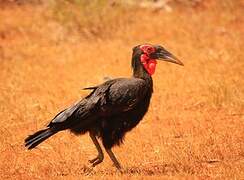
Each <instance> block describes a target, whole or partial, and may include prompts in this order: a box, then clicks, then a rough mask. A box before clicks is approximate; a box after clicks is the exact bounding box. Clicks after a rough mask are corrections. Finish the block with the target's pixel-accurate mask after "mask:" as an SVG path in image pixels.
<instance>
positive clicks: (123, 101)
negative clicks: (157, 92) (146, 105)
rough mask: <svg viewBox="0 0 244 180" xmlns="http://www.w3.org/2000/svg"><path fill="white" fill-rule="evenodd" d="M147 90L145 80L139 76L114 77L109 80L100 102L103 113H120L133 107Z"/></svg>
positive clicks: (143, 96)
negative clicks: (129, 77) (127, 77)
mask: <svg viewBox="0 0 244 180" xmlns="http://www.w3.org/2000/svg"><path fill="white" fill-rule="evenodd" d="M147 92H148V86H147V84H146V81H144V80H142V79H139V78H131V79H125V78H123V79H122V78H121V79H116V80H112V81H111V82H110V86H109V88H108V89H107V91H106V94H105V97H104V99H103V101H101V102H100V103H101V104H100V107H101V109H100V110H101V112H102V114H103V115H108V116H110V115H114V114H120V113H123V112H126V111H129V110H131V109H134V108H135V107H136V106H137V105H138V103H140V102H141V101H142V100H143V99H144V98H145V95H146V93H147Z"/></svg>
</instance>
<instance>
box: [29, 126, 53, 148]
mask: <svg viewBox="0 0 244 180" xmlns="http://www.w3.org/2000/svg"><path fill="white" fill-rule="evenodd" d="M56 133H57V131H54V130H52V129H50V128H48V129H44V130H40V131H37V132H36V133H34V134H33V135H30V136H28V137H27V138H26V139H25V147H27V148H28V149H33V148H34V147H36V146H37V145H39V144H40V143H42V142H43V141H45V140H46V139H47V138H49V137H50V136H52V135H54V134H56Z"/></svg>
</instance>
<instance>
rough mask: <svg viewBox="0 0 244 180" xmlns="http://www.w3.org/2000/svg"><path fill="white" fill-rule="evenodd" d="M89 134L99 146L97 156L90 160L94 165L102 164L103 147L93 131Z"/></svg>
mask: <svg viewBox="0 0 244 180" xmlns="http://www.w3.org/2000/svg"><path fill="white" fill-rule="evenodd" d="M89 135H90V137H91V139H92V142H93V143H94V144H95V146H96V148H97V152H98V155H97V157H96V158H94V159H91V160H89V162H90V163H92V166H93V167H95V166H96V165H98V164H100V163H101V162H102V161H103V159H104V155H103V151H102V148H101V146H100V145H99V142H98V141H97V138H96V136H95V135H94V134H93V133H92V132H90V133H89Z"/></svg>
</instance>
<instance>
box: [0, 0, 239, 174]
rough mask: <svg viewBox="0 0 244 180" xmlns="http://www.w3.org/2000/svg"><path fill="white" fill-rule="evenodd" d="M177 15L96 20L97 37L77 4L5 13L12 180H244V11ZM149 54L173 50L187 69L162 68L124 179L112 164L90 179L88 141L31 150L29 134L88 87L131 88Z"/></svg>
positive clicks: (205, 7)
mask: <svg viewBox="0 0 244 180" xmlns="http://www.w3.org/2000/svg"><path fill="white" fill-rule="evenodd" d="M171 5H172V9H173V11H172V12H165V11H163V10H148V9H134V10H133V11H130V12H128V9H127V10H126V8H125V7H121V6H115V7H113V9H114V11H116V12H111V9H110V10H109V11H108V10H107V11H105V12H104V11H102V12H100V13H98V15H96V14H95V13H94V10H93V11H92V12H91V13H94V14H93V16H92V18H91V17H89V18H91V20H92V19H93V18H95V19H96V18H97V19H96V20H95V21H94V22H93V24H92V25H93V27H92V28H90V27H89V26H88V25H90V24H89V23H91V21H90V20H89V21H88V22H84V21H83V20H84V19H82V17H81V16H82V15H80V14H76V13H77V12H79V11H77V9H76V6H75V5H74V4H70V5H69V6H68V7H67V9H66V10H65V11H64V7H66V6H63V7H59V8H60V11H61V12H57V6H55V5H52V6H51V5H50V4H43V5H38V4H34V5H33V4H28V3H27V4H24V5H20V6H17V5H13V4H11V3H10V5H9V4H7V5H4V6H3V7H1V10H0V69H1V71H0V93H1V96H0V104H1V105H0V117H1V122H0V124H1V127H0V133H1V135H0V142H1V143H0V159H1V161H0V177H2V178H1V179H7V178H9V179H57V178H61V177H63V178H65V179H81V178H84V177H90V178H94V179H100V178H101V177H102V178H104V179H108V178H114V179H130V178H139V179H142V178H143V179H151V178H153V179H155V178H166V179H168V178H186V179H188V178H200V179H205V178H221V179H222V178H226V179H227V178H233V179H242V178H244V174H243V173H244V162H243V161H244V150H243V145H244V142H243V139H244V133H243V120H244V118H243V114H244V79H243V77H244V73H243V72H244V71H243V68H244V61H243V59H244V53H243V47H244V31H243V30H244V18H243V10H244V4H243V3H242V2H241V1H238V0H237V1H235V2H234V1H231V0H226V1H221V0H218V1H213V0H205V1H202V3H200V4H198V5H197V6H194V7H191V6H188V5H186V4H181V5H178V4H177V3H174V2H172V3H171ZM106 8H111V7H106ZM67 12H73V14H72V15H71V16H70V17H67V18H68V20H67V21H66V20H65V19H63V18H64V17H66V14H65V13H67ZM82 12H83V11H82ZM58 13H61V15H60V14H58ZM103 13H105V14H106V13H107V14H106V15H107V16H108V19H109V20H107V19H106V18H103V19H102V20H101V24H100V25H99V24H98V23H99V17H103V16H104V14H103ZM110 13H112V15H111V16H109V14H110ZM118 18H120V19H119V20H117V19H118ZM128 18H130V19H128ZM103 27H104V28H103ZM94 28H95V33H93V32H94ZM99 32H101V36H99ZM143 42H151V43H158V44H162V45H164V46H165V47H166V48H167V49H169V50H170V51H172V52H173V53H174V54H176V55H177V56H178V57H179V58H180V59H181V60H182V61H183V62H184V63H185V67H184V68H181V67H178V66H175V65H173V64H167V63H159V64H158V68H157V71H156V74H155V75H154V84H155V88H154V89H155V93H154V95H153V99H152V104H151V106H150V111H149V113H148V114H147V115H146V117H145V118H144V120H143V121H142V122H141V123H140V125H139V126H138V127H137V128H135V129H134V130H133V131H132V132H130V133H128V135H127V137H126V141H125V143H124V145H123V146H121V147H119V148H115V149H114V151H115V153H116V154H117V156H118V159H120V160H121V163H122V165H123V166H124V168H125V173H124V174H123V175H121V174H119V173H118V172H116V171H115V168H114V167H112V163H111V162H110V160H109V158H108V157H107V156H106V157H105V161H104V163H102V164H101V165H99V166H97V167H96V168H95V169H93V170H90V169H89V168H88V162H87V161H88V159H90V158H92V157H93V156H94V155H95V153H96V150H95V147H94V146H93V144H92V143H91V141H90V139H89V138H88V136H86V135H85V136H81V137H75V136H73V135H72V134H70V133H69V132H62V133H59V134H57V135H56V136H55V137H53V138H51V139H50V140H48V141H46V142H45V143H43V144H42V145H40V146H39V147H38V148H37V149H35V150H33V151H26V150H25V149H24V147H23V140H24V138H25V137H26V136H27V135H28V134H30V133H32V132H34V131H36V130H38V129H40V128H42V127H44V125H46V124H47V123H48V121H49V120H50V119H51V118H52V117H53V116H54V115H55V114H56V113H57V112H58V111H60V110H62V109H63V108H64V107H67V106H68V105H69V104H71V103H72V102H74V101H76V100H78V99H79V98H81V97H83V96H85V95H86V93H87V92H83V91H81V89H82V87H86V86H89V85H94V84H97V83H101V82H102V81H103V78H104V77H106V76H109V77H118V76H130V68H129V67H130V57H131V47H132V46H134V45H136V44H140V43H143Z"/></svg>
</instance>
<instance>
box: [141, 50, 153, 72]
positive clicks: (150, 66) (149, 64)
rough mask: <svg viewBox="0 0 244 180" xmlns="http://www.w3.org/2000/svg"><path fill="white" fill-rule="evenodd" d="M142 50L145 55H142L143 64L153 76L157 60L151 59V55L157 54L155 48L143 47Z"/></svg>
mask: <svg viewBox="0 0 244 180" xmlns="http://www.w3.org/2000/svg"><path fill="white" fill-rule="evenodd" d="M140 49H141V50H142V52H143V53H144V54H142V55H141V63H142V64H143V66H144V68H145V69H146V71H147V72H148V74H149V75H150V76H151V75H153V74H154V72H155V69H156V64H157V61H156V60H155V59H150V58H149V56H150V54H151V53H154V52H155V48H154V47H153V46H151V45H141V46H140Z"/></svg>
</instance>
